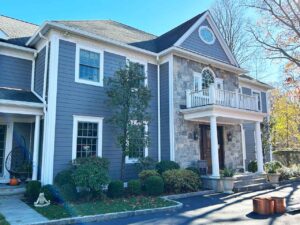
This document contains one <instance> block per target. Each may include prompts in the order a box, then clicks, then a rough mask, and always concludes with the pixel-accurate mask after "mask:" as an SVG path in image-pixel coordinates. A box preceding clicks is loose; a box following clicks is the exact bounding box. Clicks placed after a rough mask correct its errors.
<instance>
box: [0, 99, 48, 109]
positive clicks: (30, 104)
mask: <svg viewBox="0 0 300 225" xmlns="http://www.w3.org/2000/svg"><path fill="white" fill-rule="evenodd" d="M2 104H3V105H16V106H28V107H32V108H42V107H43V106H44V104H43V103H35V102H23V101H13V100H5V99H0V105H2Z"/></svg>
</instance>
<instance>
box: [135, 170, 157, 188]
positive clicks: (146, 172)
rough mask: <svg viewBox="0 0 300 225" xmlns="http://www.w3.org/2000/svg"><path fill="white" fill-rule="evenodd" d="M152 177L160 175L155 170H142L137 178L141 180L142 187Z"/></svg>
mask: <svg viewBox="0 0 300 225" xmlns="http://www.w3.org/2000/svg"><path fill="white" fill-rule="evenodd" d="M152 176H160V175H159V173H158V172H157V171H156V170H143V171H142V172H140V173H139V178H140V180H141V183H142V185H144V183H145V180H146V179H147V178H148V177H152Z"/></svg>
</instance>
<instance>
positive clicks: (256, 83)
mask: <svg viewBox="0 0 300 225" xmlns="http://www.w3.org/2000/svg"><path fill="white" fill-rule="evenodd" d="M239 80H241V81H243V82H245V83H250V84H254V85H257V86H261V87H264V88H267V89H271V90H273V89H275V88H274V87H272V86H271V85H268V84H262V83H260V82H259V81H257V80H249V79H246V78H242V77H239Z"/></svg>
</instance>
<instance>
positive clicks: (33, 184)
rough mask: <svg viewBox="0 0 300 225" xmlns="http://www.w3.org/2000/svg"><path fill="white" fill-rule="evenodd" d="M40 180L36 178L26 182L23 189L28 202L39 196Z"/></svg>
mask: <svg viewBox="0 0 300 225" xmlns="http://www.w3.org/2000/svg"><path fill="white" fill-rule="evenodd" d="M41 187H42V185H41V182H39V181H37V180H33V181H29V182H28V183H27V184H26V191H25V194H24V195H25V198H26V199H27V201H29V202H30V203H33V202H35V201H36V200H37V198H38V197H39V194H40V191H41Z"/></svg>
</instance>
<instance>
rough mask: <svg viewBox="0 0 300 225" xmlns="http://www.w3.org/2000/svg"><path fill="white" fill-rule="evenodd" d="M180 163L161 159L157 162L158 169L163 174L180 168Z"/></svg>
mask: <svg viewBox="0 0 300 225" xmlns="http://www.w3.org/2000/svg"><path fill="white" fill-rule="evenodd" d="M179 168H180V167H179V164H178V163H176V162H174V161H161V162H159V163H157V164H156V169H157V171H158V172H159V173H160V174H162V173H163V172H165V171H167V170H173V169H179Z"/></svg>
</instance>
